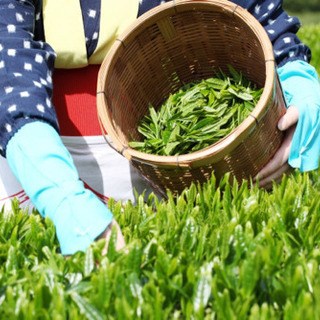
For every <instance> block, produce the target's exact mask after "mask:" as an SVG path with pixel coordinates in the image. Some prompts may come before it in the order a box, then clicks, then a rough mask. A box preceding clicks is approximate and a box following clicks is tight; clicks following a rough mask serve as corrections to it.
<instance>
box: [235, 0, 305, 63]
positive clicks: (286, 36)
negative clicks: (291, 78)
mask: <svg viewBox="0 0 320 320" xmlns="http://www.w3.org/2000/svg"><path fill="white" fill-rule="evenodd" d="M233 2H234V3H236V4H238V5H240V6H242V7H243V8H245V9H247V10H248V11H249V12H250V13H251V14H252V15H253V16H254V17H255V18H256V19H257V20H258V21H259V22H260V23H261V24H262V26H263V27H264V29H265V30H266V32H267V34H268V36H269V38H270V40H271V42H272V45H273V52H274V55H275V59H276V62H277V64H278V66H279V67H281V66H283V65H284V64H285V63H287V62H288V61H293V60H303V61H306V62H310V59H311V51H310V49H309V47H307V46H306V45H304V44H303V43H301V41H300V39H299V38H298V37H297V35H296V33H297V32H298V30H299V28H300V21H299V20H298V18H296V17H290V16H289V15H288V14H287V13H286V12H285V11H284V10H283V7H282V2H283V1H282V0H235V1H233Z"/></svg>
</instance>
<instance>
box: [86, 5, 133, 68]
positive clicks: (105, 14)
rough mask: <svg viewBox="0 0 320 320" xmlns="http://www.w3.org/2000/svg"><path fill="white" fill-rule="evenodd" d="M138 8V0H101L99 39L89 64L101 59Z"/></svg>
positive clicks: (126, 26)
mask: <svg viewBox="0 0 320 320" xmlns="http://www.w3.org/2000/svg"><path fill="white" fill-rule="evenodd" d="M138 9H139V0H101V19H100V34H99V40H98V45H97V48H96V50H95V51H94V53H93V54H92V55H91V57H90V58H89V63H90V64H100V63H101V62H102V61H103V59H104V57H105V56H106V54H107V52H108V50H109V49H110V47H111V46H112V44H113V43H114V41H115V40H116V39H117V38H118V37H119V35H121V33H122V32H124V31H125V29H126V28H128V27H129V26H130V24H131V23H133V22H134V21H135V20H136V18H137V15H138Z"/></svg>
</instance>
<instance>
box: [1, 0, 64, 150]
mask: <svg viewBox="0 0 320 320" xmlns="http://www.w3.org/2000/svg"><path fill="white" fill-rule="evenodd" d="M40 10H41V8H40V6H39V5H38V1H31V0H20V1H18V0H1V1H0V110H1V112H0V153H1V154H2V155H4V156H5V150H6V146H7V143H8V141H9V140H10V138H11V137H12V136H13V135H14V134H15V133H16V132H17V131H18V130H19V128H21V126H23V125H24V124H26V123H28V122H32V121H38V120H40V121H45V122H47V123H49V124H51V125H52V126H53V127H54V128H55V129H56V130H58V124H57V120H56V114H55V111H54V108H53V106H52V105H51V96H52V72H53V67H54V59H55V53H54V52H53V50H52V48H51V47H50V46H49V45H48V44H46V43H45V42H42V41H36V40H35V39H34V26H35V25H36V20H37V19H40Z"/></svg>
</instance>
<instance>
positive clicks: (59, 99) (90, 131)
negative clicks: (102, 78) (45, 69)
mask: <svg viewBox="0 0 320 320" xmlns="http://www.w3.org/2000/svg"><path fill="white" fill-rule="evenodd" d="M99 67H100V66H99V65H90V66H88V67H85V68H79V69H55V71H54V75H53V88H54V89H53V98H52V102H53V105H54V107H55V110H56V112H57V117H58V121H59V125H60V134H61V135H62V136H93V135H101V129H100V126H99V122H98V117H97V108H96V90H97V89H96V88H97V76H98V72H99Z"/></svg>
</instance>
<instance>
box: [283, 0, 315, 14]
mask: <svg viewBox="0 0 320 320" xmlns="http://www.w3.org/2000/svg"><path fill="white" fill-rule="evenodd" d="M283 7H284V9H285V10H288V11H293V12H301V11H320V2H319V0H284V1H283Z"/></svg>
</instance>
